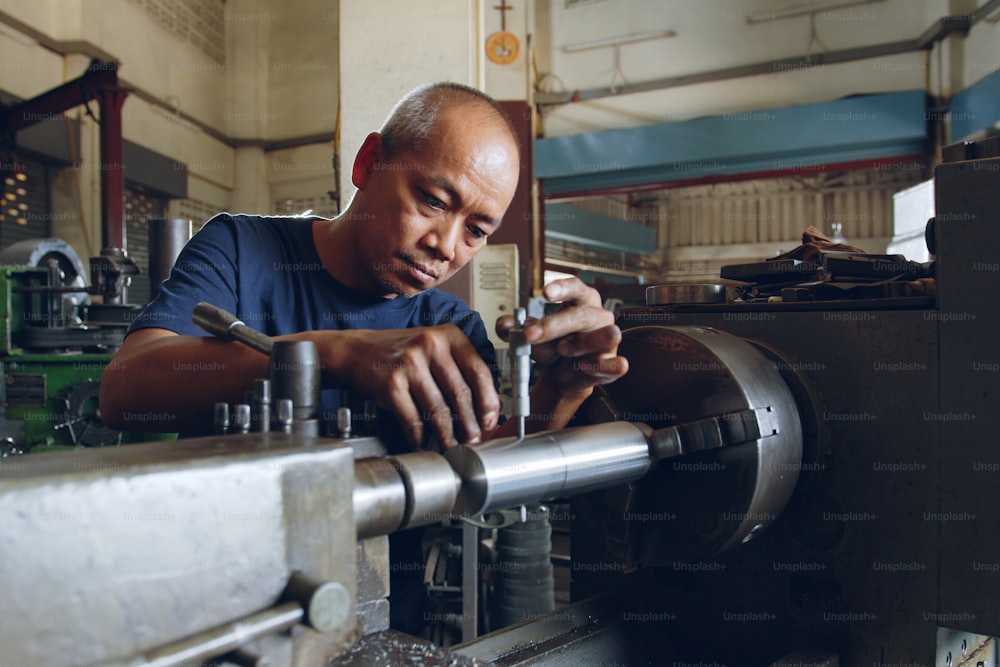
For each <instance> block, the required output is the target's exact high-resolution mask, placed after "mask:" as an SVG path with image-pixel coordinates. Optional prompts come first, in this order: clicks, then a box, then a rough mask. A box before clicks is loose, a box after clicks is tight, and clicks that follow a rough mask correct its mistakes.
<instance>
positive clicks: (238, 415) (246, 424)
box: [233, 403, 250, 433]
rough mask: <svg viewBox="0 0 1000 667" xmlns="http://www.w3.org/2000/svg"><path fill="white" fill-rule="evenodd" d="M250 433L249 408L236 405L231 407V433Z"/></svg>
mask: <svg viewBox="0 0 1000 667" xmlns="http://www.w3.org/2000/svg"><path fill="white" fill-rule="evenodd" d="M249 432H250V406H249V405H247V404H246V403H237V404H236V405H235V406H233V433H249Z"/></svg>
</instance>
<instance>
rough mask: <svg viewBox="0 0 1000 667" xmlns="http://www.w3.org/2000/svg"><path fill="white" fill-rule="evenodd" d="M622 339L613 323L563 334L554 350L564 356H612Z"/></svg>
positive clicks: (620, 333)
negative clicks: (607, 325)
mask: <svg viewBox="0 0 1000 667" xmlns="http://www.w3.org/2000/svg"><path fill="white" fill-rule="evenodd" d="M621 340H622V331H621V329H619V328H618V327H617V326H615V325H611V326H610V327H602V328H600V329H596V330H594V331H582V332H580V333H575V334H571V335H569V336H565V337H563V338H562V339H560V340H559V343H558V345H557V346H556V350H557V351H558V352H559V354H560V355H562V356H564V357H570V358H572V357H583V356H587V355H593V356H605V357H607V356H614V355H615V353H616V352H617V351H618V344H619V343H620V342H621Z"/></svg>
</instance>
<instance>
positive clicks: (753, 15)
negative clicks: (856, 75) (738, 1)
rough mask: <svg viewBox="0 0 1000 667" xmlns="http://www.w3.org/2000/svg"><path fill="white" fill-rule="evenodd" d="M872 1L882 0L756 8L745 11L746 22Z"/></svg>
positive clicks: (781, 17) (835, 1)
mask: <svg viewBox="0 0 1000 667" xmlns="http://www.w3.org/2000/svg"><path fill="white" fill-rule="evenodd" d="M873 2H882V0H834V1H833V2H815V3H813V4H811V5H805V6H803V7H788V8H786V9H774V10H764V9H761V10H756V11H750V12H747V23H767V22H768V21H778V20H780V19H790V18H794V17H796V16H809V15H811V14H817V13H819V12H829V11H833V10H834V9H844V8H845V7H856V6H858V5H870V4H872V3H873Z"/></svg>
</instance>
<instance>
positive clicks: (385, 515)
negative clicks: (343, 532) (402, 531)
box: [354, 457, 406, 540]
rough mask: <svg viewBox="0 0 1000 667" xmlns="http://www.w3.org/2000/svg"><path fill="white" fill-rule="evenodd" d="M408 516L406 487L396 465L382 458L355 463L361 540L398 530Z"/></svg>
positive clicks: (357, 521) (356, 518) (359, 537)
mask: <svg viewBox="0 0 1000 667" xmlns="http://www.w3.org/2000/svg"><path fill="white" fill-rule="evenodd" d="M404 516H406V487H405V486H404V485H403V478H402V477H400V476H399V470H398V469H397V468H396V465H395V464H394V463H393V462H392V461H390V460H388V459H386V458H382V457H375V458H370V459H360V460H358V461H355V462H354V525H355V526H356V527H357V531H358V539H359V540H363V539H365V538H368V537H374V536H376V535H388V534H389V533H394V532H396V531H397V530H398V529H399V527H400V526H401V525H402V524H403V517H404Z"/></svg>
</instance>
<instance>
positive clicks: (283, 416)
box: [274, 398, 294, 433]
mask: <svg viewBox="0 0 1000 667" xmlns="http://www.w3.org/2000/svg"><path fill="white" fill-rule="evenodd" d="M292 410H293V408H292V399H290V398H279V399H277V400H276V401H275V410H274V430H276V431H277V432H278V433H291V432H292V421H293V419H294V418H293V416H292Z"/></svg>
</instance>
